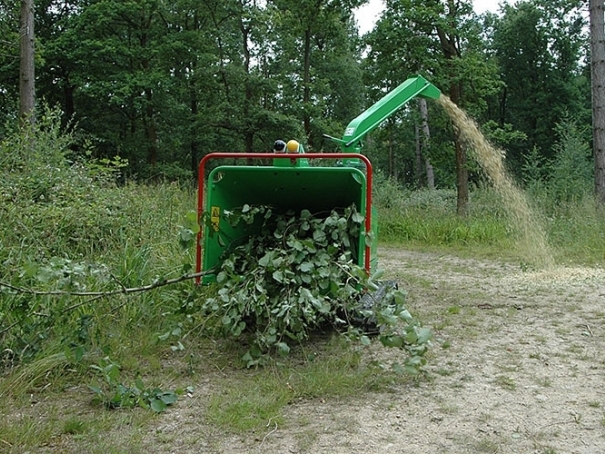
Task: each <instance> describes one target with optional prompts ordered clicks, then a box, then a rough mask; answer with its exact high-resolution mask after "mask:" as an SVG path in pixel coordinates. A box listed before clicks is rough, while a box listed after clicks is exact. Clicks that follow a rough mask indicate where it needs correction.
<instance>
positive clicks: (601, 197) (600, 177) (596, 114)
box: [588, 0, 605, 205]
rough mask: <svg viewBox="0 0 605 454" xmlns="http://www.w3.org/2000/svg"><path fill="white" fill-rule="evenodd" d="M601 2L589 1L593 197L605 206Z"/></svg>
mask: <svg viewBox="0 0 605 454" xmlns="http://www.w3.org/2000/svg"><path fill="white" fill-rule="evenodd" d="M603 2H604V0H589V2H588V4H589V10H590V51H591V75H592V82H591V83H592V134H593V153H594V163H595V164H594V165H595V175H594V178H595V195H596V198H597V200H598V202H599V203H600V204H601V205H605V20H604V15H603V14H604V11H603Z"/></svg>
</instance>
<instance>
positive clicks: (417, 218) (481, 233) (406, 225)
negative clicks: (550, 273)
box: [374, 180, 605, 264]
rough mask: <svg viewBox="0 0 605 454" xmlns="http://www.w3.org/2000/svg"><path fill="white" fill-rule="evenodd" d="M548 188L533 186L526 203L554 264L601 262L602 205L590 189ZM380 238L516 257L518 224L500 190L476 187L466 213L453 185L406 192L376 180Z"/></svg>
mask: <svg viewBox="0 0 605 454" xmlns="http://www.w3.org/2000/svg"><path fill="white" fill-rule="evenodd" d="M556 194H558V193H556V192H548V187H545V188H544V189H543V190H540V191H532V193H531V194H529V195H528V199H529V202H530V204H531V207H532V209H533V210H534V214H535V217H536V219H539V220H540V222H541V223H542V224H543V227H544V228H545V230H546V234H547V241H548V244H549V246H550V247H551V248H552V250H553V253H554V255H555V258H556V261H557V262H558V263H577V264H602V263H603V262H604V261H605V210H603V209H602V208H600V207H599V206H598V204H597V203H596V202H595V199H594V197H593V196H592V195H591V194H588V193H586V194H584V195H583V196H578V197H576V198H574V199H573V200H560V199H559V198H558V196H555V195H556ZM374 196H375V198H374V200H375V203H376V207H377V210H378V217H379V222H378V223H379V240H380V241H382V242H386V243H395V244H404V245H405V246H406V247H409V248H414V249H425V250H435V249H439V250H450V251H456V252H457V253H460V254H473V255H481V256H486V257H502V258H507V259H510V260H518V259H520V258H521V257H520V255H519V254H518V247H517V245H516V242H517V240H518V238H517V236H516V235H517V234H516V228H515V227H516V226H515V225H513V224H512V221H511V220H510V219H509V218H508V217H507V212H506V209H505V208H504V204H503V203H502V200H501V198H500V195H499V194H497V193H496V192H495V191H493V190H491V189H489V188H475V189H474V190H473V191H471V195H470V206H469V207H470V209H469V214H468V216H466V217H460V216H457V215H456V193H455V191H453V190H433V191H429V190H417V191H410V190H408V189H405V188H403V187H400V186H398V185H397V184H396V183H394V182H392V181H389V180H385V181H382V180H379V181H378V185H377V187H376V191H375V194H374Z"/></svg>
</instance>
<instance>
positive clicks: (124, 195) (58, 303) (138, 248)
mask: <svg viewBox="0 0 605 454" xmlns="http://www.w3.org/2000/svg"><path fill="white" fill-rule="evenodd" d="M41 118H42V120H41V121H40V122H39V123H38V124H36V126H35V129H33V130H31V131H26V132H23V131H19V130H15V131H13V133H12V135H9V136H7V137H5V138H4V139H3V140H2V142H0V198H1V199H2V200H1V203H0V223H1V225H2V226H3V227H2V234H1V235H0V262H2V263H3V267H2V269H1V270H0V282H1V283H4V284H8V285H10V286H11V287H8V286H4V287H0V290H1V291H0V302H1V304H0V347H1V348H0V351H1V352H2V354H0V374H1V373H2V372H3V371H4V372H7V371H10V370H11V369H12V368H13V367H16V366H18V365H20V364H23V367H24V369H22V370H16V371H15V372H14V374H13V377H21V378H20V379H18V380H17V382H15V383H16V384H20V385H22V386H12V387H10V392H11V393H14V394H18V393H19V392H21V391H23V390H24V389H23V388H25V387H32V386H36V380H37V379H44V377H45V376H46V375H47V374H46V372H48V371H49V370H50V369H52V368H53V367H55V368H57V367H64V366H65V364H66V363H74V360H82V358H84V359H86V360H87V361H94V360H95V358H98V357H100V356H105V355H111V356H112V357H114V358H116V359H117V360H118V361H121V362H124V363H125V364H136V363H137V361H136V360H133V359H129V358H133V357H134V358H136V357H140V355H141V353H142V352H147V353H149V352H151V351H158V349H162V348H167V345H162V344H161V343H159V342H158V336H157V333H163V332H166V331H167V330H170V329H173V328H174V326H176V325H177V324H178V322H179V320H180V319H182V315H181V316H178V317H177V316H174V314H175V313H176V312H178V311H180V310H181V306H182V305H183V304H185V303H186V302H187V298H189V294H190V293H191V292H193V291H194V290H193V285H192V283H191V282H184V283H183V284H182V285H177V286H173V287H171V288H169V289H165V290H163V291H152V292H145V293H140V294H132V295H131V294H129V295H126V294H119V295H114V296H111V297H103V298H93V297H88V298H84V297H81V298H76V297H74V296H69V295H65V296H61V295H55V296H51V295H36V294H33V293H31V292H30V291H31V290H35V291H37V292H53V291H65V292H91V291H108V290H116V289H122V288H127V287H138V286H142V285H145V284H150V283H152V282H154V281H158V280H161V279H165V278H170V277H176V276H179V275H181V274H182V273H183V270H184V265H186V264H190V263H192V262H193V257H192V251H182V250H181V248H180V246H179V242H178V232H179V224H181V223H182V222H183V221H184V220H185V217H186V213H187V212H188V211H189V210H190V209H192V208H193V207H194V206H195V197H194V194H193V192H192V190H191V189H190V188H182V187H179V186H178V185H176V184H155V185H153V186H148V185H139V184H135V183H130V184H126V185H118V184H116V181H117V179H116V176H117V172H116V169H115V168H112V167H111V166H105V167H104V166H103V165H101V164H99V163H95V162H92V163H91V162H86V161H83V160H81V159H80V158H78V156H75V155H73V153H72V152H71V151H70V146H71V143H72V140H71V137H70V136H69V135H68V134H64V133H62V132H60V131H59V128H58V126H57V125H58V123H59V119H58V117H57V116H56V114H54V113H53V112H48V113H47V115H45V116H42V117H41ZM26 138H27V140H26ZM89 164H92V165H89ZM15 288H19V289H21V290H15ZM49 359H53V361H50V360H49ZM75 362H77V361H75ZM28 364H29V365H28ZM71 367H72V369H73V367H74V366H73V364H72V366H71ZM40 371H42V372H40ZM5 383H11V381H10V380H7V381H6V382H5ZM2 388H3V389H0V393H1V392H2V391H7V387H6V386H3V387H2Z"/></svg>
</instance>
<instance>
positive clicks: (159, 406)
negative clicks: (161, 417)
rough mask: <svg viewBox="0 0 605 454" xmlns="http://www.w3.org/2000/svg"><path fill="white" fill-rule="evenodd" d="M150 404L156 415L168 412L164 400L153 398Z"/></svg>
mask: <svg viewBox="0 0 605 454" xmlns="http://www.w3.org/2000/svg"><path fill="white" fill-rule="evenodd" d="M149 404H150V407H151V409H152V410H153V411H154V412H156V413H161V412H163V411H164V410H166V403H165V402H164V401H163V400H162V399H157V398H153V399H151V401H150V403H149Z"/></svg>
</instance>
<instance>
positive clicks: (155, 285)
mask: <svg viewBox="0 0 605 454" xmlns="http://www.w3.org/2000/svg"><path fill="white" fill-rule="evenodd" d="M211 273H214V271H213V270H206V271H200V272H199V273H191V274H184V275H182V276H179V277H175V278H172V279H161V280H158V281H156V282H154V283H152V284H148V285H143V286H141V287H130V288H127V287H122V288H121V289H118V290H108V291H99V292H70V291H67V290H48V291H44V290H33V289H27V288H23V287H18V286H15V285H11V284H7V283H6V282H0V290H2V288H3V287H4V288H7V289H9V290H12V291H13V292H16V293H23V294H27V295H36V296H82V297H85V296H96V297H101V298H104V297H106V296H113V295H119V294H128V293H139V292H147V291H149V290H153V289H156V288H159V287H164V286H167V285H173V284H177V283H179V282H183V281H187V280H191V279H195V278H198V277H203V276H205V275H207V274H211ZM69 309H71V308H68V310H69Z"/></svg>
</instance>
